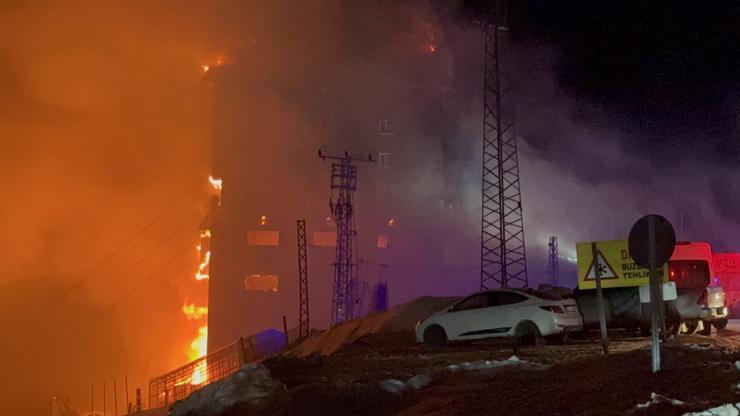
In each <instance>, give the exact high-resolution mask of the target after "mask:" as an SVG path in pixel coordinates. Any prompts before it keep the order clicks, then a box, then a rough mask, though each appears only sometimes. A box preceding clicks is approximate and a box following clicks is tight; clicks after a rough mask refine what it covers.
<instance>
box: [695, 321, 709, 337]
mask: <svg viewBox="0 0 740 416" xmlns="http://www.w3.org/2000/svg"><path fill="white" fill-rule="evenodd" d="M701 325H702V329H701V330H699V331H696V333H697V334H699V335H709V334H711V333H712V323H711V322H710V321H707V320H705V319H702V320H701Z"/></svg>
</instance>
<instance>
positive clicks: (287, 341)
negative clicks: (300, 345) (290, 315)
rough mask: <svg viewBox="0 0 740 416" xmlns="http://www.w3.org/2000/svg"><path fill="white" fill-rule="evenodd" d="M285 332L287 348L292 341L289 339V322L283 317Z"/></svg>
mask: <svg viewBox="0 0 740 416" xmlns="http://www.w3.org/2000/svg"><path fill="white" fill-rule="evenodd" d="M283 332H284V333H285V346H286V347H287V346H288V344H290V340H289V339H288V321H287V320H286V319H285V315H283Z"/></svg>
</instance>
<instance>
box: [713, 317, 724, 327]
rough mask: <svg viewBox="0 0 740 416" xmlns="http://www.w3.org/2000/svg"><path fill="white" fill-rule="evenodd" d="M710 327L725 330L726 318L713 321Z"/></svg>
mask: <svg viewBox="0 0 740 416" xmlns="http://www.w3.org/2000/svg"><path fill="white" fill-rule="evenodd" d="M712 325H714V327H715V328H717V329H725V328H727V318H725V319H717V320H714V321H712Z"/></svg>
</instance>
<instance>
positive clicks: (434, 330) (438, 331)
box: [424, 325, 447, 348]
mask: <svg viewBox="0 0 740 416" xmlns="http://www.w3.org/2000/svg"><path fill="white" fill-rule="evenodd" d="M424 343H425V344H426V345H428V346H430V347H435V348H439V347H444V346H445V345H446V344H447V334H446V333H445V330H444V329H442V327H441V326H439V325H432V326H430V327H429V328H427V329H425V330H424Z"/></svg>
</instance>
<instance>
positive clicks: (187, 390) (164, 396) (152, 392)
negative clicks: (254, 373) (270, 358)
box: [149, 328, 298, 409]
mask: <svg viewBox="0 0 740 416" xmlns="http://www.w3.org/2000/svg"><path fill="white" fill-rule="evenodd" d="M281 336H284V335H281ZM297 336H298V328H294V329H292V330H290V331H288V340H291V339H292V340H295V339H297ZM274 342H275V340H274V339H269V340H261V341H260V340H258V337H257V336H251V337H248V338H239V339H238V340H236V341H234V342H232V343H231V344H229V345H227V346H225V347H223V348H221V349H219V350H217V351H214V352H212V353H208V354H206V355H204V356H203V357H201V358H198V359H196V360H194V361H191V362H189V363H188V364H185V365H184V366H182V367H180V368H177V369H175V370H172V371H170V372H168V373H167V374H164V375H161V376H159V377H154V378H153V379H151V380H150V381H149V408H150V409H152V408H157V407H167V406H169V405H170V404H172V403H174V402H176V401H178V400H182V399H184V398H186V397H188V396H189V395H190V394H191V393H192V392H194V391H196V390H200V389H202V388H203V387H205V386H207V385H208V384H210V383H213V382H214V381H219V380H223V379H225V378H226V377H228V376H230V375H231V374H233V373H235V372H236V371H238V370H239V369H240V368H241V367H242V366H243V365H244V364H247V363H250V362H253V361H257V360H259V359H260V358H263V357H265V356H267V355H269V354H270V353H271V352H269V351H270V348H269V347H267V345H268V344H274ZM286 344H287V342H286Z"/></svg>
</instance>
